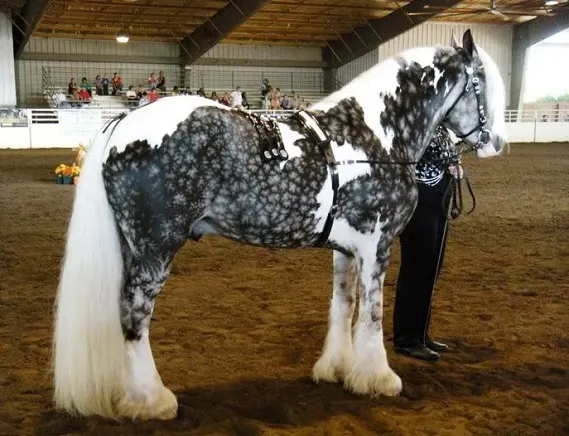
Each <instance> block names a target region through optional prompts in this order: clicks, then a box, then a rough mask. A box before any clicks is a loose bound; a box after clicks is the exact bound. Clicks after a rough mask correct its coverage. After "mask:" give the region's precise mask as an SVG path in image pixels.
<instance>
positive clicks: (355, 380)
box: [344, 367, 403, 398]
mask: <svg viewBox="0 0 569 436" xmlns="http://www.w3.org/2000/svg"><path fill="white" fill-rule="evenodd" d="M344 388H345V389H347V390H349V391H351V392H353V393H355V394H358V395H369V396H371V397H372V398H375V397H378V396H380V395H386V396H388V397H395V396H397V395H399V393H400V392H401V389H402V388H403V383H402V382H401V378H400V377H399V376H398V375H397V374H396V373H395V371H393V370H392V369H391V368H389V367H388V368H387V369H386V370H384V371H381V372H380V371H377V372H372V373H364V372H362V371H359V370H358V369H357V368H355V369H354V370H352V372H350V373H349V374H348V376H347V377H346V379H345V380H344Z"/></svg>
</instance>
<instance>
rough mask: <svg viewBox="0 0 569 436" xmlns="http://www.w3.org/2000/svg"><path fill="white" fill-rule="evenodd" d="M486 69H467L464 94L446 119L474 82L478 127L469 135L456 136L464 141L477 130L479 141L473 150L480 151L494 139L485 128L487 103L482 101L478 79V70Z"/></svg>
mask: <svg viewBox="0 0 569 436" xmlns="http://www.w3.org/2000/svg"><path fill="white" fill-rule="evenodd" d="M482 69H484V67H483V66H482V65H480V66H479V67H476V68H474V67H472V66H469V67H466V76H467V77H466V85H464V90H463V91H462V94H461V95H460V97H459V98H458V99H457V100H456V101H455V102H454V103H453V104H452V106H451V107H450V109H449V110H448V111H447V113H446V116H445V118H446V117H447V116H448V114H449V113H450V112H451V111H452V110H453V109H454V107H455V106H456V104H457V103H458V101H459V100H460V98H461V97H462V96H463V95H464V94H466V93H467V92H469V91H470V86H469V85H470V82H472V87H473V88H474V95H475V96H476V104H477V106H478V125H477V126H475V127H474V128H472V130H470V131H469V132H468V133H465V134H462V135H456V136H457V138H459V139H464V138H466V137H468V136H470V135H472V134H473V133H474V132H475V131H476V130H479V132H478V141H477V142H476V144H474V146H473V148H474V149H475V150H480V149H482V148H484V145H486V144H487V143H488V142H490V140H491V139H492V132H490V130H488V129H487V128H485V126H486V121H487V119H486V112H485V108H484V106H485V105H484V103H486V102H485V101H484V102H483V101H482V93H481V91H480V79H479V78H478V75H477V74H476V71H477V70H482Z"/></svg>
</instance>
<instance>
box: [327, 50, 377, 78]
mask: <svg viewBox="0 0 569 436" xmlns="http://www.w3.org/2000/svg"><path fill="white" fill-rule="evenodd" d="M378 61H379V59H378V53H377V49H376V50H372V51H370V52H369V53H366V54H365V55H363V56H360V57H359V58H357V59H354V60H353V61H351V62H348V63H347V64H345V65H342V66H341V67H340V68H338V71H337V72H336V80H337V81H338V85H340V86H342V85H345V84H346V83H348V82H349V81H350V80H352V79H354V78H355V77H357V76H359V75H360V74H361V73H363V72H364V71H366V70H369V69H370V68H371V67H373V66H374V65H375V64H377V63H378Z"/></svg>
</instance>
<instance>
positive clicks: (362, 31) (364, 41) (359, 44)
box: [322, 0, 462, 68]
mask: <svg viewBox="0 0 569 436" xmlns="http://www.w3.org/2000/svg"><path fill="white" fill-rule="evenodd" d="M461 1H462V0H415V1H413V2H412V3H408V4H407V5H405V6H403V7H402V8H399V9H397V10H396V11H394V12H392V13H390V14H388V15H386V16H384V17H382V18H375V19H371V20H368V21H367V23H366V24H365V25H362V26H358V27H356V28H355V29H354V30H352V31H351V32H348V33H344V34H342V35H340V36H339V38H338V39H335V40H332V41H327V46H326V47H325V48H324V49H323V53H322V56H323V59H324V60H325V61H326V62H327V64H328V65H329V66H331V67H334V68H337V67H340V66H342V65H344V64H346V63H348V62H350V61H352V60H354V59H356V58H358V57H360V56H362V55H364V54H366V53H368V52H370V51H372V50H374V49H375V48H377V47H378V46H379V45H380V44H382V43H384V42H386V41H388V40H390V39H392V38H395V37H396V36H398V35H400V34H402V33H404V32H406V31H407V30H409V29H412V28H413V27H415V26H417V25H419V24H421V23H423V22H425V21H427V20H430V19H431V18H434V17H436V16H437V15H439V14H441V13H443V12H444V11H445V10H446V9H448V8H450V7H452V6H454V5H456V4H458V3H460V2H461ZM425 6H429V7H435V8H434V9H432V8H425ZM410 12H429V14H425V15H413V16H411V15H409V13H410Z"/></svg>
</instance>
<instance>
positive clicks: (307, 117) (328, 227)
mask: <svg viewBox="0 0 569 436" xmlns="http://www.w3.org/2000/svg"><path fill="white" fill-rule="evenodd" d="M292 117H293V118H295V119H296V120H298V121H299V122H300V124H301V125H302V126H304V128H305V129H307V130H308V132H309V134H310V136H311V137H312V140H313V141H314V142H316V144H318V147H319V148H320V150H322V153H323V154H324V157H325V158H326V163H327V164H328V169H329V170H330V177H331V178H332V207H330V211H329V212H328V216H327V217H326V222H325V223H324V228H323V229H322V232H321V233H320V237H319V238H318V244H320V245H323V244H325V243H326V242H327V241H328V238H329V237H330V232H331V231H332V226H333V225H334V217H335V216H336V211H337V210H338V188H339V187H340V178H339V176H338V162H336V158H335V157H334V151H333V150H332V146H331V145H330V138H329V137H328V135H326V133H324V131H323V130H322V129H321V128H320V126H319V125H318V121H316V119H314V117H313V116H312V115H311V114H309V113H308V112H305V111H298V112H295V113H294V114H293V115H292Z"/></svg>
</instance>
